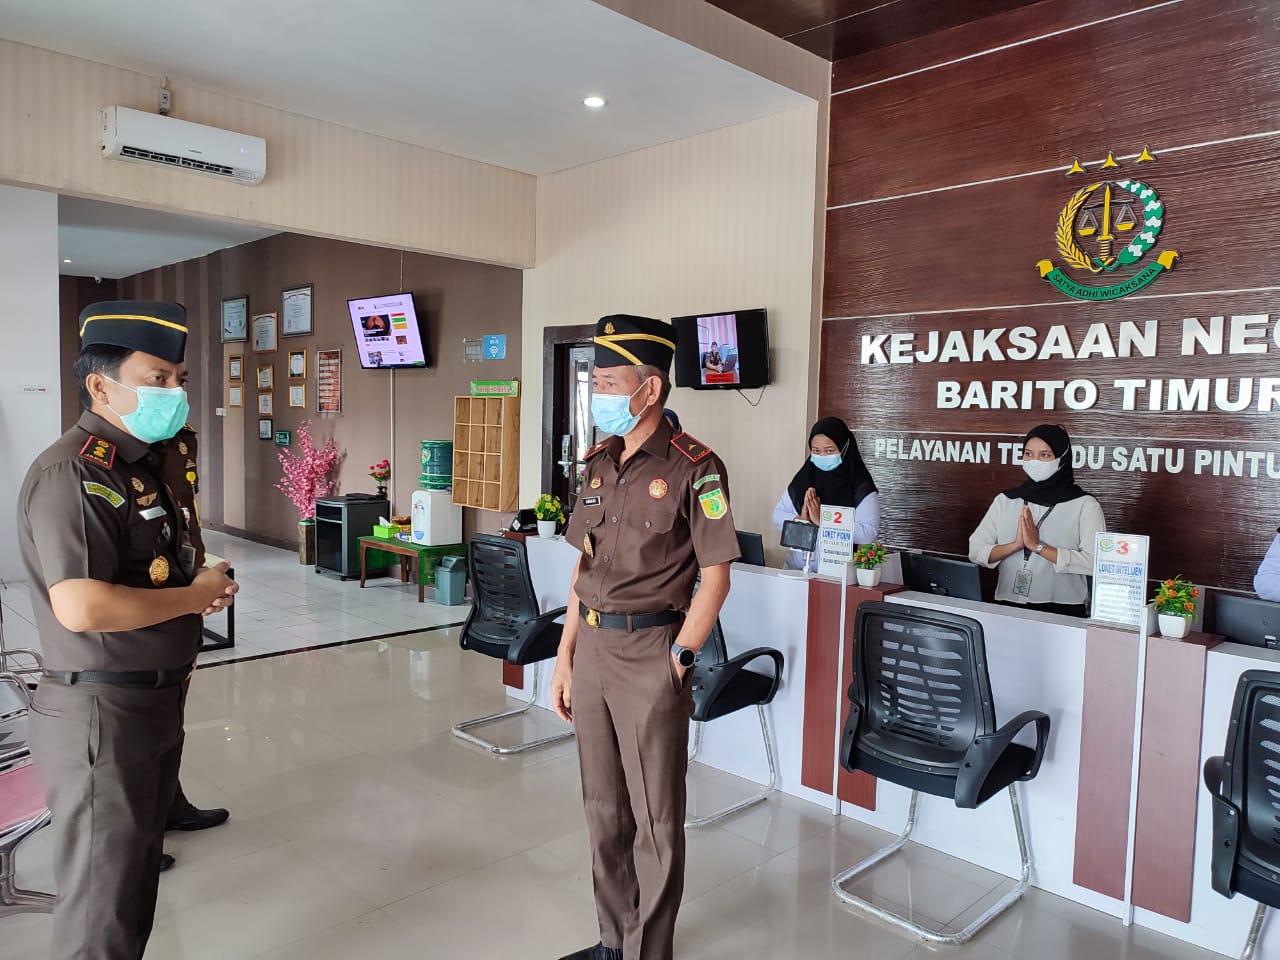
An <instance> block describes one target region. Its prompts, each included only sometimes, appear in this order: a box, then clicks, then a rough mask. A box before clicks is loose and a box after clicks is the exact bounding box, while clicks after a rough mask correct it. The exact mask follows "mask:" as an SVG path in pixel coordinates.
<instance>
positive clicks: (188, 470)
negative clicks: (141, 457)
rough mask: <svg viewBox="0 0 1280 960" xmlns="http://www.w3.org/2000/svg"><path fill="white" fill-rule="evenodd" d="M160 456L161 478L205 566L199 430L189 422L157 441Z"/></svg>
mask: <svg viewBox="0 0 1280 960" xmlns="http://www.w3.org/2000/svg"><path fill="white" fill-rule="evenodd" d="M153 449H154V450H155V451H156V453H157V454H158V455H159V456H160V479H162V480H163V481H164V482H165V483H166V484H167V485H168V487H169V490H170V491H171V492H172V493H173V499H174V501H175V503H176V505H177V507H178V509H179V510H181V511H182V519H183V520H184V521H185V523H186V527H187V537H188V538H189V540H190V542H191V546H192V547H194V548H195V551H196V567H197V569H198V568H200V567H203V566H204V538H203V537H202V536H201V534H200V512H199V510H198V509H197V508H196V495H197V494H199V493H200V476H199V474H198V472H197V469H198V468H197V467H196V430H195V427H193V426H191V424H189V423H188V424H187V425H186V426H185V427H183V428H182V429H181V430H179V431H178V434H177V436H175V437H174V438H173V439H172V440H165V441H162V442H161V443H157V444H154V446H153Z"/></svg>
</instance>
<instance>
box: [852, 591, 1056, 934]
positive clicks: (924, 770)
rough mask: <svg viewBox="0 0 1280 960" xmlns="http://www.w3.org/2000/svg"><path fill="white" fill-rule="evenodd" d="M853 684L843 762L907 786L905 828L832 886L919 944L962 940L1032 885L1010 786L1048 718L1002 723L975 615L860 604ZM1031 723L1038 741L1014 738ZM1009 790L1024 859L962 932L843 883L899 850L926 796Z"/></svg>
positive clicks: (970, 798) (965, 801)
mask: <svg viewBox="0 0 1280 960" xmlns="http://www.w3.org/2000/svg"><path fill="white" fill-rule="evenodd" d="M855 636H856V637H857V641H856V644H855V652H854V655H855V658H856V659H855V661H854V682H853V685H852V686H851V687H850V688H849V698H850V701H851V702H850V707H849V717H848V720H847V721H846V722H845V726H844V733H843V736H842V738H841V743H840V765H841V766H842V767H844V769H846V770H849V771H854V770H864V771H866V772H867V773H869V774H871V775H872V776H874V777H877V778H879V779H881V780H887V781H889V782H890V783H896V784H898V785H900V786H903V787H906V788H908V789H909V790H910V791H911V802H910V805H909V808H908V811H907V825H906V828H905V829H904V830H903V832H902V834H901V835H899V837H898V838H897V839H896V840H895V841H894V842H893V843H891V844H890V845H889V846H887V847H885V848H884V849H882V850H879V851H877V852H876V853H874V854H872V855H871V856H870V857H867V858H866V859H865V860H863V861H862V862H861V863H859V864H857V865H856V866H854V867H851V868H850V869H848V870H846V871H845V872H844V873H841V874H839V875H838V876H836V877H834V878H833V879H832V881H831V889H832V892H833V893H834V894H835V895H836V897H837V898H839V899H840V900H841V901H842V902H844V903H846V904H848V905H850V906H852V907H855V908H856V909H858V910H861V911H863V912H865V913H869V914H871V915H872V916H875V917H877V918H879V919H881V920H883V921H885V922H887V923H890V924H892V925H893V926H896V927H898V928H899V929H902V930H906V931H908V932H910V933H913V934H915V935H916V936H918V937H920V938H921V939H922V940H926V941H929V942H931V943H940V944H960V943H965V942H967V941H968V940H970V939H971V938H972V937H973V935H974V934H975V933H977V932H978V931H979V930H981V929H982V928H983V927H984V926H986V925H987V923H989V922H990V921H991V920H992V919H994V918H995V917H996V916H998V915H999V914H1000V913H1002V912H1004V911H1005V910H1006V909H1008V908H1009V907H1010V906H1012V905H1013V904H1014V903H1015V902H1016V901H1017V900H1018V899H1019V898H1020V897H1021V896H1022V894H1023V893H1024V892H1026V889H1027V887H1028V886H1029V885H1030V882H1031V856H1030V853H1029V852H1028V850H1027V843H1026V838H1025V836H1024V834H1023V826H1022V813H1021V810H1020V808H1019V806H1018V795H1017V792H1016V790H1015V788H1014V785H1015V784H1016V783H1017V782H1018V781H1019V780H1031V779H1033V778H1034V777H1035V775H1036V774H1037V773H1038V772H1039V770H1040V763H1041V761H1042V760H1043V759H1044V751H1045V746H1046V744H1047V743H1048V738H1049V717H1048V715H1047V714H1044V713H1041V712H1039V711H1034V710H1028V711H1026V712H1024V713H1021V714H1019V715H1018V716H1017V717H1015V718H1014V719H1013V720H1011V721H1009V722H1008V723H1006V724H1005V725H1004V726H999V727H998V726H997V725H996V716H995V708H994V701H993V700H992V695H991V681H990V678H989V677H988V675H987V659H986V645H985V643H984V640H983V633H982V624H980V623H979V622H978V621H977V620H974V619H972V618H970V617H964V616H960V615H958V614H954V613H947V612H944V611H940V610H929V609H925V608H920V607H909V606H906V605H904V604H897V603H883V602H879V603H872V602H868V603H863V604H861V605H860V606H859V607H858V615H857V633H856V634H855ZM1031 724H1034V725H1035V731H1036V743H1035V746H1034V747H1029V746H1023V745H1022V744H1018V743H1014V742H1013V741H1014V737H1015V736H1017V735H1018V733H1019V732H1021V731H1022V730H1023V729H1024V728H1025V727H1027V726H1028V725H1031ZM1005 789H1007V790H1008V791H1009V803H1010V805H1011V807H1012V809H1013V823H1014V829H1015V831H1016V833H1017V839H1018V851H1019V854H1020V858H1021V875H1020V877H1019V880H1018V883H1017V885H1016V886H1014V888H1013V889H1012V890H1010V891H1009V892H1008V893H1007V894H1005V895H1004V896H1003V897H1001V898H1000V899H999V900H998V901H996V902H995V903H993V904H992V905H991V906H990V907H989V908H988V909H987V910H986V911H984V912H983V913H982V914H981V915H980V916H978V917H977V918H976V919H974V920H973V921H972V922H971V923H970V924H969V925H968V926H966V927H965V928H964V929H962V930H959V931H957V932H955V933H950V934H948V933H943V932H940V931H937V930H932V929H930V928H928V927H924V926H921V925H920V924H917V923H914V922H912V921H911V920H908V919H907V918H906V917H903V916H901V915H899V914H896V913H894V912H892V911H890V910H887V909H885V908H883V907H881V906H879V905H877V904H875V903H871V902H870V901H867V900H863V899H861V898H859V897H855V896H854V895H853V894H851V893H849V892H848V891H846V890H845V889H844V887H845V884H846V883H848V881H850V880H852V879H853V878H854V877H856V876H858V875H859V874H862V873H864V872H865V871H867V870H869V869H870V868H871V867H873V866H875V865H876V864H878V863H880V862H881V861H882V860H884V859H886V858H887V857H889V856H891V855H892V854H894V853H896V852H897V851H899V850H901V849H902V848H903V847H904V846H906V844H907V842H908V841H909V840H910V838H911V833H912V831H913V830H914V829H915V825H916V803H917V800H918V798H919V795H920V793H922V792H923V793H927V794H931V795H933V796H938V797H946V798H948V799H952V800H954V801H955V804H956V806H957V807H963V808H968V809H972V808H975V807H977V806H979V805H980V804H982V803H985V802H986V801H987V800H989V799H990V798H991V797H993V796H995V795H996V794H997V793H999V792H1000V791H1001V790H1005Z"/></svg>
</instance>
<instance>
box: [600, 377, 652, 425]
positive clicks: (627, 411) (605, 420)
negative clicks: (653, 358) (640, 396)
mask: <svg viewBox="0 0 1280 960" xmlns="http://www.w3.org/2000/svg"><path fill="white" fill-rule="evenodd" d="M643 389H644V384H643V383H642V384H640V386H638V387H636V389H635V393H632V394H631V396H627V397H624V396H622V395H621V394H617V393H593V394H591V419H592V420H594V421H595V422H596V426H597V427H599V428H600V429H601V430H603V431H604V432H605V433H611V434H613V435H614V436H615V437H625V436H626V435H627V434H628V433H630V432H631V431H632V430H634V429H635V426H636V424H637V423H639V422H640V414H642V413H644V411H645V410H647V409H648V408H649V405H648V404H645V405H644V407H642V408H641V410H640V413H632V412H631V397H634V396H635V395H636V393H639V392H640V391H641V390H643Z"/></svg>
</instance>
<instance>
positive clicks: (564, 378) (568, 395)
mask: <svg viewBox="0 0 1280 960" xmlns="http://www.w3.org/2000/svg"><path fill="white" fill-rule="evenodd" d="M594 333H595V328H594V326H571V327H548V328H546V329H545V330H544V331H543V348H544V349H543V358H544V359H543V371H542V372H543V388H542V393H543V401H542V413H543V417H542V489H543V490H545V491H549V492H550V493H553V494H555V495H556V496H557V497H559V498H560V500H561V502H562V503H564V505H565V509H566V510H572V509H573V507H574V504H575V503H576V502H577V499H578V491H579V490H580V489H581V487H582V478H583V476H584V474H585V473H586V469H587V465H586V455H587V451H588V450H590V449H591V447H592V446H593V445H594V444H595V443H596V440H597V430H596V427H595V424H594V423H592V421H591V371H592V368H593V367H594V361H595V346H594V345H593V344H592V341H591V338H592V336H593V335H594Z"/></svg>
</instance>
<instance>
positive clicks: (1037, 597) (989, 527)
mask: <svg viewBox="0 0 1280 960" xmlns="http://www.w3.org/2000/svg"><path fill="white" fill-rule="evenodd" d="M1024 502H1025V501H1023V500H1010V499H1009V498H1008V497H1006V496H1005V495H1004V494H1003V493H1002V494H1000V495H999V496H997V497H996V498H995V500H993V501H992V502H991V507H990V508H989V509H988V510H987V515H986V516H985V517H983V518H982V522H981V523H980V524H978V529H977V530H975V531H973V534H972V535H971V536H970V537H969V559H970V560H972V561H973V562H974V563H980V564H982V565H983V566H984V567H987V568H988V569H990V568H991V567H995V566H997V564H995V563H992V562H991V550H992V548H993V547H997V546H999V545H1000V544H1002V543H1011V542H1012V541H1013V539H1014V537H1016V536H1017V533H1018V517H1019V515H1020V514H1021V513H1022V505H1023V503H1024ZM1030 506H1031V517H1032V519H1033V520H1035V522H1036V527H1037V528H1038V529H1039V531H1040V542H1041V543H1043V544H1044V545H1045V546H1047V547H1054V548H1056V549H1057V551H1058V560H1057V562H1056V563H1050V562H1049V561H1048V560H1047V559H1045V558H1044V557H1043V556H1042V555H1040V554H1036V553H1033V554H1031V557H1030V559H1024V558H1023V551H1021V550H1015V551H1014V552H1013V553H1011V554H1010V555H1009V556H1007V557H1005V558H1004V559H1003V560H1001V561H999V563H998V566H999V570H1000V579H999V582H998V583H997V584H996V599H997V600H1006V601H1009V602H1011V603H1071V604H1077V603H1085V602H1086V601H1087V600H1088V599H1089V586H1088V583H1087V582H1086V580H1085V578H1086V577H1089V576H1092V574H1093V539H1094V534H1095V533H1099V532H1100V531H1103V530H1106V529H1107V521H1106V518H1105V517H1104V516H1103V515H1102V505H1101V504H1099V503H1098V501H1097V500H1095V499H1094V498H1093V497H1090V496H1084V497H1077V498H1076V499H1075V500H1068V501H1067V502H1066V503H1059V504H1057V505H1056V506H1055V507H1053V513H1052V514H1049V518H1048V519H1047V520H1045V521H1044V523H1043V524H1041V519H1042V518H1043V517H1044V516H1045V514H1046V513H1048V511H1049V509H1050V508H1049V507H1042V506H1039V505H1038V504H1034V503H1033V504H1031V505H1030ZM1024 564H1025V565H1026V568H1027V572H1028V573H1030V574H1031V589H1030V591H1029V596H1025V597H1021V596H1017V595H1015V594H1014V592H1013V582H1014V578H1015V577H1017V575H1018V571H1019V570H1021V569H1022V568H1023V565H1024Z"/></svg>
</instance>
